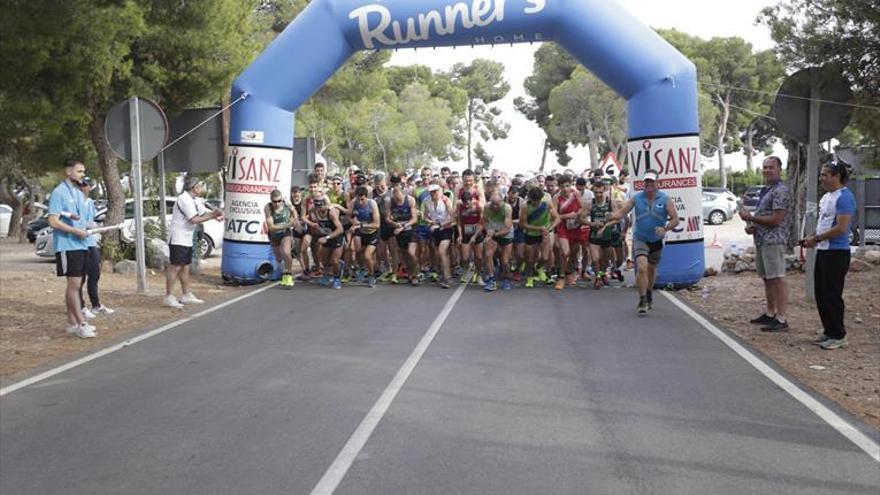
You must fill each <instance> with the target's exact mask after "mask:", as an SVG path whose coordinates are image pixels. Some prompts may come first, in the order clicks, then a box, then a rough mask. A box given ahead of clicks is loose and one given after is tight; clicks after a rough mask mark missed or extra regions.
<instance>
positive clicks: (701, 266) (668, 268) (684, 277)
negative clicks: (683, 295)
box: [654, 239, 706, 289]
mask: <svg viewBox="0 0 880 495" xmlns="http://www.w3.org/2000/svg"><path fill="white" fill-rule="evenodd" d="M704 249H705V248H704V246H703V240H702V239H700V240H698V241H694V242H683V243H676V244H667V245H666V246H665V247H664V248H663V258H661V259H660V267H659V270H658V272H657V282H656V283H655V284H654V288H656V289H664V288H670V287H671V288H673V289H681V288H684V287H690V286H692V285H694V284H695V283H697V282H699V281H700V279H702V278H703V273H704V272H705V271H706V252H705V251H704Z"/></svg>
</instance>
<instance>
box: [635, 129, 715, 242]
mask: <svg viewBox="0 0 880 495" xmlns="http://www.w3.org/2000/svg"><path fill="white" fill-rule="evenodd" d="M628 151H629V166H630V170H631V171H632V175H633V187H634V188H635V190H636V191H641V190H643V189H644V185H645V184H644V181H643V180H642V179H643V178H644V176H645V171H647V170H649V169H650V170H655V171H657V173H658V175H659V177H660V178H659V180H658V181H657V185H658V187H659V189H660V190H661V191H664V192H666V194H668V195H669V197H670V198H672V201H673V202H674V203H675V209H676V211H678V218H679V224H678V227H677V228H676V229H675V230H674V231H673V232H670V233H669V235H668V236H667V238H666V240H667V242H668V243H675V242H688V241H699V240H702V239H703V186H702V173H703V172H702V164H701V155H700V136H699V135H696V134H694V135H687V136H675V137H660V138H651V137H646V138H638V139H631V140H629V143H628Z"/></svg>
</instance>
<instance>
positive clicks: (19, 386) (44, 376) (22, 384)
mask: <svg viewBox="0 0 880 495" xmlns="http://www.w3.org/2000/svg"><path fill="white" fill-rule="evenodd" d="M276 285H278V282H275V283H272V284H269V285H267V286H266V287H262V288H260V289H257V290H254V291H251V292H248V293H247V294H242V295H240V296H238V297H236V298H234V299H230V300H228V301H226V302H224V303H220V304H218V305H216V306H212V307H210V308H208V309H205V310H202V311H199V312H198V313H195V314H193V315H192V316H187V317H186V318H182V319H180V320H176V321H173V322H171V323H169V324H167V325H164V326H161V327H159V328H157V329H155V330H150V331H149V332H147V333H143V334H141V335H138V336H137V337H133V338H131V339H128V340H126V341H124V342H120V343H118V344H115V345H112V346H110V347H106V348H104V349H101V350H100V351H97V352H94V353H92V354H89V355H87V356H83V357H81V358H79V359H77V360H74V361H71V362H69V363H66V364H62V365H61V366H58V367H57V368H52V369H51V370H48V371H45V372H43V373H40V374H39V375H34V376H32V377H30V378H26V379H24V380H22V381H20V382H16V383H13V384H12V385H9V386H7V387H3V388H0V397H3V396H4V395H6V394H9V393H12V392H15V391H16V390H19V389H22V388H24V387H27V386H29V385H33V384H35V383H38V382H41V381H43V380H45V379H47V378H51V377H53V376H55V375H57V374H59V373H64V372H65V371H67V370H70V369H73V368H76V367H77V366H80V365H83V364H85V363H88V362H90V361H94V360H95V359H98V358H99V357H102V356H106V355H107V354H111V353H114V352H116V351H118V350H119V349H123V348H125V347H128V346H130V345H134V344H137V343H138V342H141V341H143V340H147V339H148V338H150V337H155V336H156V335H159V334H160V333H164V332H167V331H168V330H171V329H172V328H175V327H178V326H180V325H183V324H184V323H187V322H190V321H192V320H195V319H196V318H200V317H202V316H205V315H206V314H209V313H213V312H214V311H217V310H218V309H222V308H225V307H226V306H229V305H231V304H235V303H237V302H239V301H242V300H244V299H247V298H249V297H251V296H255V295H257V294H259V293H261V292H264V291H267V290H269V289H271V288H272V287H275V286H276Z"/></svg>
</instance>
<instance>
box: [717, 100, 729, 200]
mask: <svg viewBox="0 0 880 495" xmlns="http://www.w3.org/2000/svg"><path fill="white" fill-rule="evenodd" d="M717 97H718V103H719V104H720V105H721V120H720V121H719V122H718V142H717V144H718V176H719V178H720V179H721V187H722V188H725V189H726V188H727V174H726V173H725V171H724V140H725V138H727V121H728V120H729V119H730V95H729V94H728V95H727V96H726V97H724V98H722V97H721V95H717Z"/></svg>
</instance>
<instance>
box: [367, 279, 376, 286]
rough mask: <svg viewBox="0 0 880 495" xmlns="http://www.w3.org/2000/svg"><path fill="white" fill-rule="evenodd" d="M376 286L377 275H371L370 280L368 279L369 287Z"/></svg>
mask: <svg viewBox="0 0 880 495" xmlns="http://www.w3.org/2000/svg"><path fill="white" fill-rule="evenodd" d="M375 286H376V277H370V278H369V280H367V287H370V288H373V287H375Z"/></svg>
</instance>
